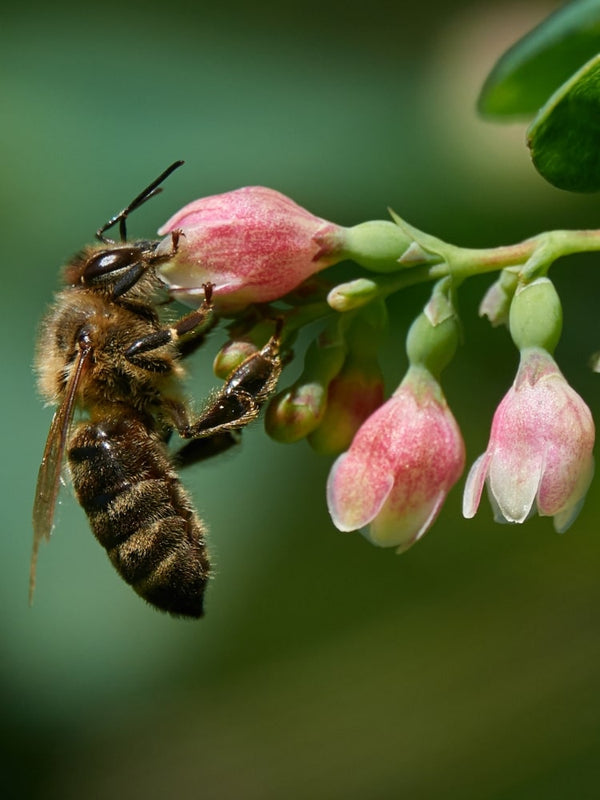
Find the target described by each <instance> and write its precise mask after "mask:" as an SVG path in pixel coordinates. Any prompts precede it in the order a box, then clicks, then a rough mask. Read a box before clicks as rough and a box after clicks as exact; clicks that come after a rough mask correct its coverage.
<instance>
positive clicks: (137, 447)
mask: <svg viewBox="0 0 600 800" xmlns="http://www.w3.org/2000/svg"><path fill="white" fill-rule="evenodd" d="M68 455H69V465H70V468H71V475H72V479H73V486H74V488H75V492H76V493H77V497H78V499H79V502H80V503H81V505H82V507H83V509H84V510H85V512H86V514H87V516H88V519H89V521H90V525H91V527H92V530H93V532H94V535H95V536H96V538H97V539H98V541H99V542H100V544H101V545H102V546H103V547H105V548H106V551H107V552H108V555H109V558H110V560H111V561H112V563H113V565H114V566H115V568H116V569H117V571H118V572H119V574H120V575H121V576H122V577H123V579H124V580H125V581H127V583H129V584H131V586H132V587H133V588H134V589H135V591H136V592H137V593H138V594H139V595H141V596H142V597H143V598H144V599H145V600H147V601H148V602H149V603H152V605H154V606H156V607H157V608H160V609H161V610H163V611H168V612H169V613H170V614H175V615H181V616H188V617H201V616H202V613H203V611H202V598H203V594H204V589H205V587H206V582H207V579H208V574H209V563H208V558H207V554H206V547H205V541H204V538H205V528H204V526H203V524H202V522H201V521H200V520H199V519H198V517H197V515H196V513H195V511H194V509H193V507H192V505H191V503H190V500H189V498H188V496H187V494H186V492H185V490H184V489H183V487H182V485H181V482H180V481H179V478H178V477H177V474H176V473H175V471H174V470H173V467H172V465H171V462H170V460H169V457H168V454H167V452H166V448H165V446H164V445H163V444H162V442H161V441H160V439H159V437H158V436H157V435H156V433H154V432H152V431H150V430H149V429H148V428H147V426H146V425H145V424H144V421H143V420H141V419H138V418H136V417H115V418H112V419H110V420H107V421H105V422H102V423H99V424H91V423H87V424H86V423H82V424H80V425H79V426H78V427H77V428H76V429H75V431H74V432H73V435H72V436H71V440H70V442H69V454H68Z"/></svg>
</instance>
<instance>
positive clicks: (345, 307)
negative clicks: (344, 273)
mask: <svg viewBox="0 0 600 800" xmlns="http://www.w3.org/2000/svg"><path fill="white" fill-rule="evenodd" d="M377 292H378V287H377V284H376V283H375V281H372V280H369V278H357V279H356V280H354V281H348V282H347V283H340V284H339V286H334V288H333V289H332V290H331V291H330V292H329V294H328V295H327V302H328V303H329V305H330V306H331V308H333V310H334V311H352V310H353V309H356V308H360V307H361V306H364V305H366V304H367V303H370V302H371V300H373V299H374V298H375V297H376V296H377Z"/></svg>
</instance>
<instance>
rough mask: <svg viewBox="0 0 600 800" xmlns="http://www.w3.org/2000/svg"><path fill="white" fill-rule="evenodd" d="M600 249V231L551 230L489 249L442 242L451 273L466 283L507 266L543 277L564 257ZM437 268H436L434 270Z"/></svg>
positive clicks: (445, 264)
mask: <svg viewBox="0 0 600 800" xmlns="http://www.w3.org/2000/svg"><path fill="white" fill-rule="evenodd" d="M596 250H600V230H558V231H547V232H546V233H540V234H538V235H537V236H533V237H532V238H531V239H525V241H523V242H520V243H518V244H513V245H507V246H504V247H493V248H486V249H471V248H461V247H456V246H454V245H450V244H446V243H445V242H444V243H442V246H441V247H440V248H439V251H440V254H441V255H442V256H443V258H444V264H442V265H437V267H444V266H445V267H446V268H447V270H448V274H451V275H452V276H453V277H454V278H455V279H457V280H459V281H460V280H462V279H464V278H467V277H470V276H471V275H479V274H483V273H485V272H494V271H496V270H500V269H504V268H506V267H519V266H520V267H522V269H521V273H522V275H523V277H524V278H526V279H528V280H529V279H531V278H533V277H534V276H537V275H543V274H545V273H546V272H547V271H548V268H549V267H550V265H551V264H552V263H553V262H554V261H556V260H557V259H558V258H561V257H562V256H566V255H571V254H573V253H585V252H593V251H596ZM432 269H435V268H432Z"/></svg>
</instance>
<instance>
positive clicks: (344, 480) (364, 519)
mask: <svg viewBox="0 0 600 800" xmlns="http://www.w3.org/2000/svg"><path fill="white" fill-rule="evenodd" d="M370 466H371V465H370V464H369V463H368V462H367V463H362V462H361V461H360V460H358V459H356V458H355V457H354V455H353V454H352V453H351V452H350V451H349V452H348V453H343V454H342V455H341V456H340V457H339V458H338V459H337V460H336V461H335V463H334V465H333V467H332V468H331V471H330V473H329V478H328V480H327V506H328V508H329V513H330V514H331V519H332V520H333V524H334V525H335V527H336V528H337V529H338V530H340V531H356V530H358V529H359V528H362V527H364V526H365V525H368V524H369V523H370V522H371V520H372V519H373V518H374V517H375V516H376V515H377V514H378V513H379V511H380V510H381V507H382V506H383V504H384V503H385V501H386V499H387V497H388V495H389V493H390V491H391V489H392V486H393V485H394V478H393V475H392V474H391V472H389V471H385V472H383V471H381V470H372V469H370Z"/></svg>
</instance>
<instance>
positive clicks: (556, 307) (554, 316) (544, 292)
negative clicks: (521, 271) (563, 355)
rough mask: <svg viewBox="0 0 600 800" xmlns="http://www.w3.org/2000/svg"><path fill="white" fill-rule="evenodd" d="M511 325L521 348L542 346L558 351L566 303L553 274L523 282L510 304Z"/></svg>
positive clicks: (548, 350) (511, 329) (514, 337)
mask: <svg viewBox="0 0 600 800" xmlns="http://www.w3.org/2000/svg"><path fill="white" fill-rule="evenodd" d="M509 327H510V335H511V336H512V339H513V342H514V343H515V345H516V346H517V347H518V348H519V350H524V349H525V348H528V347H541V348H543V349H544V350H546V351H547V352H548V353H553V352H554V348H555V347H556V345H557V344H558V340H559V339H560V334H561V332H562V306H561V303H560V298H559V296H558V293H557V291H556V289H555V288H554V285H553V284H552V281H550V279H549V278H537V279H536V280H534V281H532V282H531V283H528V284H525V285H524V286H519V288H518V289H517V291H516V292H515V296H514V298H513V301H512V303H511V306H510V316H509Z"/></svg>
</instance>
